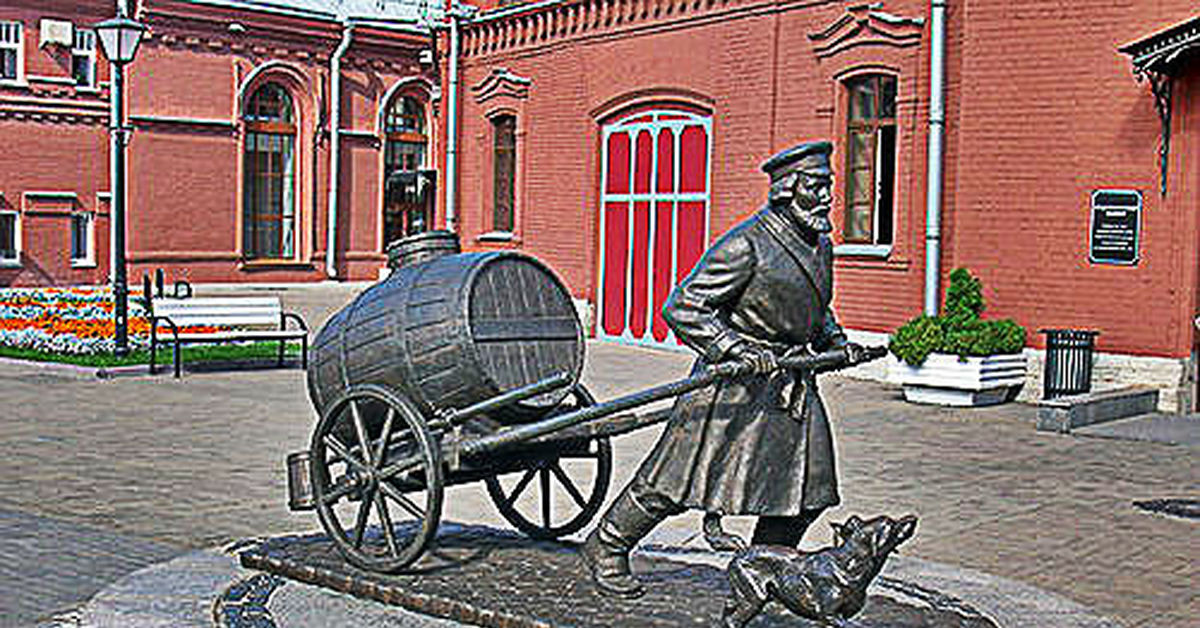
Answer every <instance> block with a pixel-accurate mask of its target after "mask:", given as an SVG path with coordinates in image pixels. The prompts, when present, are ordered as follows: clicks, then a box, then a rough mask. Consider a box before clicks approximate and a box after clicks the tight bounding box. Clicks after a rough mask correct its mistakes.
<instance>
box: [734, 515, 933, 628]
mask: <svg viewBox="0 0 1200 628" xmlns="http://www.w3.org/2000/svg"><path fill="white" fill-rule="evenodd" d="M831 525H832V526H833V530H834V534H835V537H836V538H835V544H834V546H833V547H827V548H825V549H822V550H819V551H816V552H802V551H799V550H796V549H792V548H789V547H783V546H778V545H754V546H752V547H750V548H749V549H746V550H743V551H741V552H739V553H738V554H737V555H736V556H734V558H733V560H732V561H730V563H729V572H728V575H729V585H730V589H731V590H732V597H731V599H730V600H729V601H727V602H726V603H725V612H724V615H723V617H722V620H723V621H724V624H725V627H726V628H742V627H743V626H745V625H746V623H747V622H749V621H750V620H751V619H753V618H754V617H755V616H756V615H758V613H759V612H761V611H762V609H763V606H765V605H766V603H767V602H769V601H772V600H774V601H777V602H779V603H781V604H783V605H784V606H785V607H787V609H788V610H790V611H792V612H793V613H795V614H797V615H799V616H801V617H804V618H806V619H811V620H814V621H817V622H820V623H821V624H822V625H824V626H834V627H835V628H850V627H852V626H853V625H854V624H852V623H850V621H849V618H850V617H853V616H854V615H855V614H857V613H858V612H859V611H861V610H862V607H863V604H865V603H866V601H867V585H869V584H870V583H871V581H872V580H874V579H875V576H877V575H879V571H880V569H882V568H883V563H884V561H886V560H887V558H888V556H889V555H890V554H891V553H892V551H894V550H895V549H896V547H897V546H899V545H900V544H901V543H903V542H905V541H907V540H908V539H909V538H911V537H912V535H913V532H914V531H915V530H916V527H917V518H916V517H914V516H911V515H909V516H906V517H903V518H901V519H900V520H898V521H897V520H895V519H892V518H891V517H886V516H880V517H875V518H874V519H870V520H867V521H863V520H862V519H859V518H858V517H857V516H851V517H850V519H848V520H847V521H846V522H845V523H842V524H836V523H834V524H831Z"/></svg>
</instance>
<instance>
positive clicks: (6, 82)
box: [0, 79, 29, 89]
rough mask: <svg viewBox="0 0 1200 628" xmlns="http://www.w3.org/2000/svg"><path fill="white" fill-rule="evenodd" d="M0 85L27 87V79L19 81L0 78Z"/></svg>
mask: <svg viewBox="0 0 1200 628" xmlns="http://www.w3.org/2000/svg"><path fill="white" fill-rule="evenodd" d="M0 87H20V88H23V89H27V88H28V87H29V81H19V80H14V79H0Z"/></svg>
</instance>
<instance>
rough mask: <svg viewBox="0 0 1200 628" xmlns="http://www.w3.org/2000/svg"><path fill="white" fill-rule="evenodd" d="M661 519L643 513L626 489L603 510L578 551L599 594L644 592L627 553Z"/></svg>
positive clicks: (639, 594) (626, 595) (623, 595)
mask: <svg viewBox="0 0 1200 628" xmlns="http://www.w3.org/2000/svg"><path fill="white" fill-rule="evenodd" d="M662 520H663V516H660V515H654V514H651V513H649V512H647V511H646V509H644V508H642V506H641V505H640V504H638V503H637V502H636V501H634V499H633V496H632V495H630V493H629V489H628V488H626V489H625V490H624V491H622V492H621V496H620V497H618V498H617V501H615V502H613V505H612V506H610V507H609V509H608V512H606V513H604V517H603V518H602V519H601V520H600V525H598V526H596V528H595V529H594V530H592V533H591V534H589V535H588V537H587V540H586V541H584V543H583V548H582V550H581V552H580V554H581V555H582V556H583V561H584V563H585V564H586V565H587V568H588V571H590V572H591V574H592V580H593V581H594V582H595V583H596V586H597V587H599V588H600V590H601V591H602V592H603V593H605V594H606V595H613V596H618V597H624V598H635V597H641V595H642V594H643V593H645V592H646V590H645V588H644V587H642V585H641V583H639V582H638V581H637V580H636V579H635V578H634V577H633V574H632V573H631V572H630V569H629V552H631V551H633V548H634V546H636V545H637V542H638V541H639V540H641V538H642V537H644V536H646V535H647V534H649V533H650V531H651V530H653V529H654V526H656V525H658V522H659V521H662Z"/></svg>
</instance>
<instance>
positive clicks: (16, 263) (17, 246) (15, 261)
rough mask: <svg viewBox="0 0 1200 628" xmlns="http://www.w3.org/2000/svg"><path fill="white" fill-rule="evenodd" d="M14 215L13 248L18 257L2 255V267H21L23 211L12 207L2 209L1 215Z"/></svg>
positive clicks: (0, 262) (0, 260) (0, 263)
mask: <svg viewBox="0 0 1200 628" xmlns="http://www.w3.org/2000/svg"><path fill="white" fill-rule="evenodd" d="M10 215H11V216H12V217H13V249H14V250H15V251H16V257H0V268H20V267H21V212H18V211H14V210H11V209H0V216H10Z"/></svg>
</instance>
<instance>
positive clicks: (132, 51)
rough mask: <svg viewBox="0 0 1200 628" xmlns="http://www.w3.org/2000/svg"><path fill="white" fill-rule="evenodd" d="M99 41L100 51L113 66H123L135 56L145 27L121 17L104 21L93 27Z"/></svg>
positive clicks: (144, 32)
mask: <svg viewBox="0 0 1200 628" xmlns="http://www.w3.org/2000/svg"><path fill="white" fill-rule="evenodd" d="M92 28H94V29H95V30H96V36H97V37H99V39H100V51H101V52H102V53H103V54H104V58H105V59H108V62H109V63H112V64H114V65H125V64H127V63H130V62H131V61H133V57H134V55H136V54H137V49H138V44H140V43H141V41H142V35H145V34H146V25H145V24H142V23H141V22H138V21H135V20H131V19H129V18H127V17H125V16H123V15H121V16H117V17H114V18H112V19H110V20H104V21H103V22H100V23H99V24H96V25H95V26H93V27H92Z"/></svg>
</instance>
